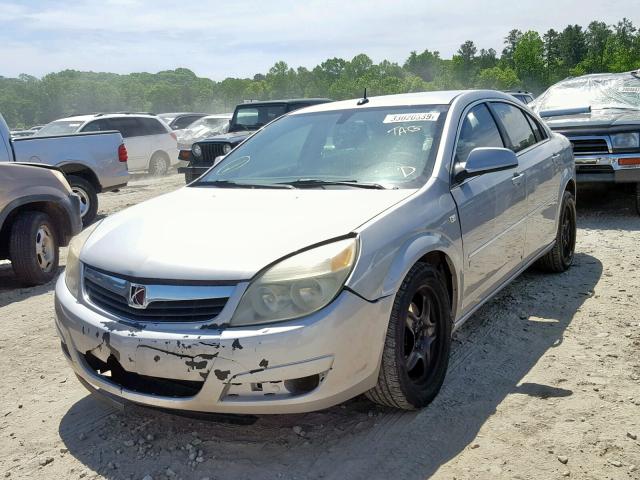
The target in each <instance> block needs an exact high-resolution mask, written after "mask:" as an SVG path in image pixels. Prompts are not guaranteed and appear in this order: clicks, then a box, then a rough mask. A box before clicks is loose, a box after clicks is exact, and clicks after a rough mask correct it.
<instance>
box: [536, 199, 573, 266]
mask: <svg viewBox="0 0 640 480" xmlns="http://www.w3.org/2000/svg"><path fill="white" fill-rule="evenodd" d="M576 236H577V225H576V200H575V198H574V197H573V194H572V193H571V192H568V191H565V192H564V195H563V196H562V205H561V208H560V221H559V222H558V231H557V233H556V243H555V245H554V246H553V248H552V249H551V250H549V251H548V252H547V253H546V254H545V255H544V256H543V257H542V258H540V259H539V260H538V261H537V262H536V265H537V266H538V267H539V268H540V269H541V270H545V271H547V272H553V273H561V272H564V271H565V270H567V269H568V268H569V267H570V266H571V264H572V263H573V257H574V254H575V251H576Z"/></svg>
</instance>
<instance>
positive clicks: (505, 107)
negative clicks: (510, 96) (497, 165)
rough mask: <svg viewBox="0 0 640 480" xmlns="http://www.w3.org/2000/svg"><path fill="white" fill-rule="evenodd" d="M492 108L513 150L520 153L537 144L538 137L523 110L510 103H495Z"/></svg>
mask: <svg viewBox="0 0 640 480" xmlns="http://www.w3.org/2000/svg"><path fill="white" fill-rule="evenodd" d="M491 106H492V107H493V109H494V110H495V112H496V114H497V115H498V119H499V120H500V123H502V125H503V127H504V129H505V131H506V132H507V136H508V137H509V140H510V143H511V145H510V147H509V148H511V150H513V151H514V152H516V153H518V152H520V151H521V150H524V149H525V148H529V147H530V146H532V145H535V144H536V142H537V140H536V136H535V134H534V133H533V130H532V129H531V125H530V124H529V121H528V120H527V119H526V117H525V113H524V112H523V111H522V110H520V109H519V108H518V107H515V106H513V105H511V104H509V103H499V102H495V103H492V104H491Z"/></svg>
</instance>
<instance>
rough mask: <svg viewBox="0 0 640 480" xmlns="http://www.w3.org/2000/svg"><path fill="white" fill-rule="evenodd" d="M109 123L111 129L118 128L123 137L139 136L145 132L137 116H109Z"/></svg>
mask: <svg viewBox="0 0 640 480" xmlns="http://www.w3.org/2000/svg"><path fill="white" fill-rule="evenodd" d="M109 124H110V126H111V130H118V131H119V132H120V134H121V135H122V137H123V138H130V137H140V136H142V135H146V134H147V133H146V132H145V130H144V127H143V125H142V123H140V122H139V120H138V119H137V118H132V117H122V118H110V119H109Z"/></svg>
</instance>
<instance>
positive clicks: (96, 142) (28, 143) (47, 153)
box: [0, 115, 129, 225]
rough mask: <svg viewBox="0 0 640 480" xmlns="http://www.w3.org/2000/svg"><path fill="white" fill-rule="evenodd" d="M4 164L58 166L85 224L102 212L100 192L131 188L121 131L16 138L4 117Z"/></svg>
mask: <svg viewBox="0 0 640 480" xmlns="http://www.w3.org/2000/svg"><path fill="white" fill-rule="evenodd" d="M0 162H18V163H36V164H41V165H50V166H53V167H57V169H59V170H60V171H61V172H62V173H64V174H65V176H66V177H67V180H68V182H69V184H70V185H71V188H72V189H73V192H74V193H75V194H76V195H77V196H78V197H79V198H80V213H81V215H82V221H83V223H84V224H85V225H88V224H90V223H91V222H93V220H94V218H95V216H96V214H97V211H98V195H97V194H98V193H101V192H107V191H110V190H117V189H118V188H121V187H124V186H125V185H127V182H128V180H129V171H128V168H127V150H126V148H125V146H124V143H123V140H122V135H120V132H117V131H115V130H114V131H108V132H88V133H76V134H70V135H59V136H51V137H26V138H20V139H12V138H11V136H10V134H9V128H8V127H7V124H6V123H5V121H4V119H3V118H2V116H1V115H0Z"/></svg>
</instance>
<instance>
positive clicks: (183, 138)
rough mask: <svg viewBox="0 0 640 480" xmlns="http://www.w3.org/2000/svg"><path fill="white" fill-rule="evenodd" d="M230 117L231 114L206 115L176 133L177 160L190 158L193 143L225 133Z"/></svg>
mask: <svg viewBox="0 0 640 480" xmlns="http://www.w3.org/2000/svg"><path fill="white" fill-rule="evenodd" d="M232 116H233V114H232V113H220V114H215V115H207V116H206V117H202V118H201V119H199V120H196V121H195V122H193V123H192V124H191V125H189V127H188V128H185V129H184V130H182V131H180V132H178V150H179V151H180V153H179V154H178V158H179V159H180V160H186V161H189V159H190V158H191V145H193V143H194V142H198V141H200V140H204V139H206V138H209V137H213V136H214V135H219V134H222V133H227V131H228V130H229V121H230V120H231V117H232Z"/></svg>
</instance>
